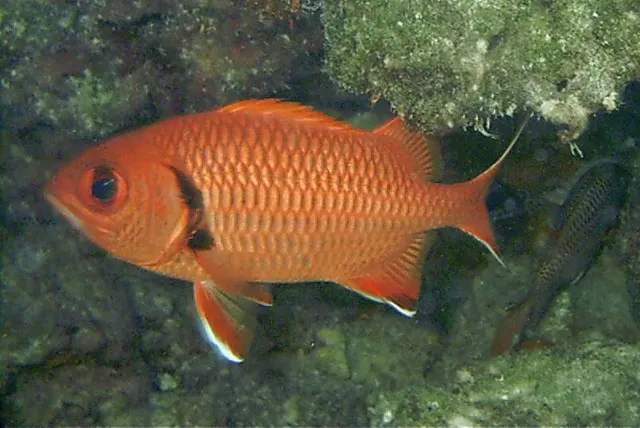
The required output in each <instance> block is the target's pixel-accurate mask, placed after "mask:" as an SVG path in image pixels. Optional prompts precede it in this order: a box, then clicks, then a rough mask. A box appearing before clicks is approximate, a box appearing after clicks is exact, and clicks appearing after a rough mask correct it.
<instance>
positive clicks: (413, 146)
mask: <svg viewBox="0 0 640 428" xmlns="http://www.w3.org/2000/svg"><path fill="white" fill-rule="evenodd" d="M373 133H374V134H377V135H386V136H388V137H391V138H392V139H393V140H394V141H397V142H398V144H399V145H401V146H402V148H401V150H402V149H404V151H405V152H406V153H407V155H408V158H409V161H410V162H412V163H413V166H414V168H415V169H416V170H417V171H419V172H420V173H421V174H423V175H422V177H423V179H424V180H425V181H437V180H439V179H440V177H441V176H442V165H443V162H442V156H441V154H440V150H439V147H438V143H437V142H436V141H435V140H434V139H432V138H427V137H425V136H424V135H422V134H420V133H417V132H414V131H411V130H409V129H407V127H406V125H405V123H404V121H403V120H402V119H401V118H399V117H396V118H394V119H391V120H389V121H387V122H385V123H384V124H382V125H381V126H379V127H378V128H376V129H375V130H374V131H373Z"/></svg>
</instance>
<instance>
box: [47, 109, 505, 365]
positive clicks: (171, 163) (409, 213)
mask: <svg viewBox="0 0 640 428" xmlns="http://www.w3.org/2000/svg"><path fill="white" fill-rule="evenodd" d="M516 138H517V135H516ZM516 138H514V140H513V141H512V143H511V144H510V145H509V148H508V149H507V150H506V151H505V153H504V154H503V155H502V157H501V158H500V159H499V160H498V161H497V162H496V163H495V164H493V166H491V167H490V168H489V169H488V170H486V171H485V172H484V173H482V174H480V175H479V176H478V177H476V178H475V179H473V180H471V181H468V182H465V183H458V184H451V185H445V184H438V183H434V182H431V181H430V180H433V179H434V174H435V169H436V165H435V163H436V162H435V158H436V153H435V152H434V151H433V148H432V146H433V144H431V142H430V141H428V140H427V139H426V138H425V137H423V136H421V135H419V134H416V133H412V132H410V131H408V130H407V129H406V128H405V127H404V125H403V122H402V120H401V119H400V118H396V119H392V120H390V121H389V122H387V123H385V124H384V125H382V126H380V127H379V128H377V129H375V130H374V131H364V130H360V129H356V128H353V127H352V126H350V125H348V124H347V123H344V122H341V121H338V120H336V119H334V118H331V117H329V116H327V115H325V114H322V113H319V112H316V111H314V110H312V109H311V108H308V107H305V106H302V105H300V104H296V103H290V102H281V101H278V100H248V101H242V102H238V103H235V104H232V105H229V106H226V107H223V108H221V109H219V110H215V111H211V112H206V113H197V114H191V115H186V116H182V117H176V118H173V119H169V120H165V121H162V122H159V123H156V124H153V125H150V126H147V127H145V128H142V129H139V130H135V131H132V132H129V133H126V134H123V135H120V136H116V137H114V138H111V139H110V140H108V141H106V142H104V143H102V144H100V145H97V146H95V147H93V148H91V149H89V150H87V151H86V152H84V153H83V154H81V155H80V156H78V157H77V158H76V159H74V160H73V161H71V162H69V163H68V164H66V165H65V166H64V167H63V168H62V169H61V170H60V171H59V172H58V173H57V175H56V176H55V177H54V178H53V179H52V181H51V182H50V183H49V185H48V186H47V189H46V196H47V198H48V199H49V201H51V203H52V204H53V205H54V206H55V207H56V208H57V209H58V210H59V211H60V212H61V213H62V214H63V215H64V216H65V217H66V218H67V219H68V220H69V221H70V222H71V223H72V224H73V225H74V226H75V227H76V228H78V229H80V230H81V231H82V232H83V233H84V234H86V235H87V236H88V237H89V238H90V239H91V240H93V241H94V242H95V243H96V244H97V245H99V246H101V247H103V248H104V249H105V250H106V251H108V252H109V253H111V254H112V255H113V256H115V257H117V258H119V259H122V260H124V261H127V262H129V263H133V264H136V265H138V266H140V267H143V268H145V269H149V270H152V271H154V272H158V273H161V274H164V275H168V276H171V277H174V278H180V279H183V280H187V281H191V282H193V284H194V297H195V303H196V306H197V309H198V314H199V317H200V320H201V322H202V325H203V327H204V331H205V334H206V336H207V339H208V340H209V341H210V342H211V343H212V344H213V345H215V346H216V347H217V349H218V350H219V351H220V352H221V354H222V355H223V356H224V357H226V358H228V359H229V360H232V361H236V362H239V361H242V360H243V357H244V355H245V354H246V352H247V350H248V348H249V346H250V344H251V339H252V325H253V324H254V323H255V317H254V309H255V304H254V302H255V303H258V304H262V305H267V306H269V305H271V303H272V297H271V293H270V290H269V288H268V287H267V286H266V285H265V283H270V282H301V281H305V282H306V281H330V282H335V283H338V284H341V285H343V286H344V287H346V288H348V289H350V290H353V291H356V292H358V293H360V294H361V295H363V296H366V297H368V298H370V299H373V300H376V301H379V302H384V303H387V304H389V305H391V306H392V307H393V308H395V309H396V310H398V311H399V312H401V313H402V314H404V315H407V316H412V315H413V314H414V313H415V311H416V301H417V299H418V293H419V289H420V275H421V264H422V262H423V255H424V253H425V251H426V247H427V245H428V239H427V235H426V232H428V231H429V230H431V229H435V228H439V227H444V226H455V227H458V228H460V229H462V230H463V231H465V232H467V233H469V234H471V235H472V236H474V237H475V238H476V239H478V240H479V241H480V242H482V243H483V244H484V245H486V246H487V247H488V248H489V249H490V251H491V252H492V253H493V254H494V255H495V256H496V257H497V250H496V245H495V240H494V237H493V234H492V231H491V225H490V223H489V216H488V212H487V209H486V207H485V204H484V200H485V196H486V193H487V190H488V188H489V184H490V182H491V181H492V179H493V177H494V175H495V174H496V171H497V169H498V167H499V165H500V163H502V161H503V160H504V158H505V157H506V155H507V153H508V152H509V150H510V149H511V147H512V146H513V144H514V143H515V140H516ZM498 260H499V259H498Z"/></svg>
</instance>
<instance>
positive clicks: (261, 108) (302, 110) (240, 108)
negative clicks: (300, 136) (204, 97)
mask: <svg viewBox="0 0 640 428" xmlns="http://www.w3.org/2000/svg"><path fill="white" fill-rule="evenodd" d="M217 111H218V112H221V113H236V112H243V113H251V114H261V115H273V116H276V117H278V118H281V119H285V120H292V121H295V122H300V123H304V124H308V125H317V126H322V127H323V128H330V129H337V130H344V131H357V132H362V131H361V130H359V129H358V128H354V127H353V126H351V125H349V124H348V123H346V122H343V121H341V120H338V119H336V118H333V117H331V116H329V115H327V114H324V113H321V112H319V111H316V110H314V109H312V108H311V107H307V106H305V105H302V104H299V103H294V102H290V101H281V100H279V99H275V98H270V99H265V100H245V101H238V102H236V103H233V104H229V105H228V106H224V107H222V108H220V109H218V110H217Z"/></svg>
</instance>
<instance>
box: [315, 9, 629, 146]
mask: <svg viewBox="0 0 640 428" xmlns="http://www.w3.org/2000/svg"><path fill="white" fill-rule="evenodd" d="M323 17H324V22H325V27H326V47H327V62H326V70H327V71H328V72H329V73H330V74H331V75H332V76H333V77H334V78H335V79H336V80H337V81H338V82H339V83H341V84H342V85H343V86H345V87H346V88H348V89H350V90H353V91H357V92H366V93H368V94H370V95H371V96H372V97H374V98H377V97H379V96H383V97H385V98H386V99H388V100H389V101H390V102H391V103H392V104H393V106H394V107H395V109H396V110H397V111H398V112H399V113H401V114H404V115H407V116H409V117H410V118H412V119H414V120H415V121H416V122H418V123H419V124H420V125H421V126H422V127H423V129H425V130H429V131H433V130H438V129H441V128H444V127H450V126H459V125H469V124H474V123H477V122H479V121H480V122H482V121H484V120H486V119H488V118H490V117H492V116H500V115H511V114H512V113H513V112H514V111H515V110H516V109H520V108H527V109H531V110H532V111H534V112H536V113H538V114H540V115H542V116H543V117H545V118H547V119H549V120H552V121H554V122H556V123H559V124H564V125H567V126H568V127H569V131H568V134H567V136H568V137H569V138H573V137H575V136H577V135H579V134H580V132H581V131H582V130H584V128H585V126H586V123H587V119H588V117H589V115H590V114H591V113H593V112H594V111H597V110H598V109H601V108H604V109H607V110H613V109H615V108H616V107H617V106H618V94H619V92H620V91H621V89H622V88H623V86H624V85H625V84H626V83H627V82H628V81H630V80H632V79H634V78H636V77H638V76H640V31H639V30H640V4H638V3H637V2H635V1H633V0H610V1H607V2H599V1H596V0H578V1H559V2H547V1H544V0H536V1H528V2H510V1H498V0H492V1H477V0H455V1H447V2H419V1H404V0H391V1H387V0H367V1H337V2H326V4H325V12H324V15H323Z"/></svg>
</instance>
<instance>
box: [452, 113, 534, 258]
mask: <svg viewBox="0 0 640 428" xmlns="http://www.w3.org/2000/svg"><path fill="white" fill-rule="evenodd" d="M530 118H531V115H528V116H527V117H526V119H525V120H523V121H522V123H521V124H520V126H519V127H518V130H517V131H516V134H515V135H514V136H513V138H512V139H511V142H510V143H509V146H508V147H507V149H506V150H505V151H504V153H503V154H502V156H500V158H499V159H498V160H497V161H495V162H494V164H493V165H491V166H490V167H489V168H488V169H487V170H486V171H484V172H483V173H482V174H480V175H478V176H477V177H476V178H474V179H472V180H470V181H467V182H466V183H460V184H457V185H456V186H460V188H461V189H462V188H466V189H465V190H464V191H463V192H464V193H465V194H466V195H471V196H470V198H469V199H470V200H471V201H474V202H473V204H472V206H471V207H470V211H471V212H472V215H468V216H466V218H465V219H464V220H463V221H461V222H460V223H457V224H455V225H454V226H456V227H457V228H459V229H461V230H463V231H465V232H466V233H468V234H470V235H471V236H473V237H474V238H476V239H477V240H478V241H480V242H481V243H482V244H483V245H484V246H486V247H487V249H488V250H489V251H490V252H491V254H493V255H494V257H495V258H496V259H497V260H498V261H499V262H500V264H502V265H503V266H504V262H503V261H502V260H501V259H500V256H498V246H497V244H496V240H495V237H494V236H493V229H492V227H491V221H490V218H489V211H488V210H487V206H486V202H485V201H486V199H487V194H488V193H489V187H490V186H491V183H492V182H493V179H494V178H495V176H496V173H497V172H498V169H499V168H500V165H502V162H504V160H505V159H506V157H507V155H508V154H509V152H510V151H511V149H512V148H513V146H514V145H515V144H516V141H518V138H519V137H520V134H522V131H523V130H524V127H525V126H526V125H527V122H529V119H530Z"/></svg>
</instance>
